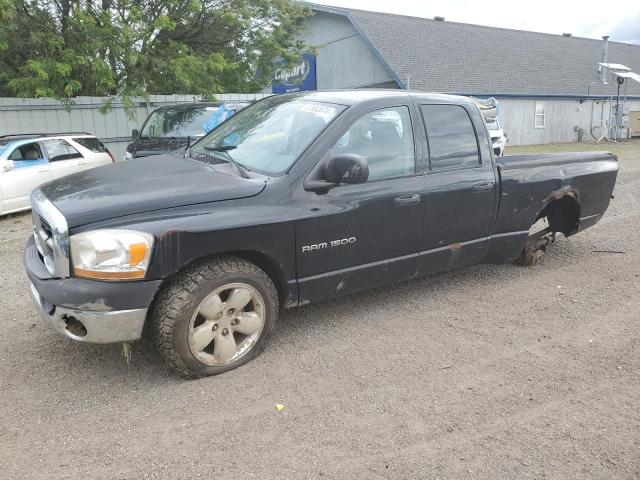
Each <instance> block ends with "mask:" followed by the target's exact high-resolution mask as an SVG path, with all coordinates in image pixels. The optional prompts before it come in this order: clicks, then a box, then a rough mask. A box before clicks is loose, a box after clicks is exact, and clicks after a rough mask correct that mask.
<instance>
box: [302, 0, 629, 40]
mask: <svg viewBox="0 0 640 480" xmlns="http://www.w3.org/2000/svg"><path fill="white" fill-rule="evenodd" d="M314 3H319V4H323V5H333V6H337V7H348V8H358V9H361V10H373V11H377V12H388V13H397V14H400V15H413V16H416V17H426V18H433V17H434V16H441V17H445V19H446V20H449V21H452V22H462V23H473V24H476V25H488V26H491V27H504V28H515V29H518V30H530V31H534V32H545V33H555V34H561V33H571V34H573V35H574V36H576V37H588V38H598V39H599V38H601V37H602V35H610V36H611V40H615V41H618V42H625V43H637V44H640V0H617V1H614V2H603V1H602V0H599V1H594V0H582V1H565V0H537V1H536V0H534V1H531V0H529V1H527V2H523V1H521V0H511V1H509V0H491V1H488V2H487V1H481V0H448V1H447V0H413V1H412V0H391V1H390V0H317V1H315V2H314ZM605 7H606V8H605Z"/></svg>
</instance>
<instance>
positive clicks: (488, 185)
mask: <svg viewBox="0 0 640 480" xmlns="http://www.w3.org/2000/svg"><path fill="white" fill-rule="evenodd" d="M494 185H495V183H493V182H482V183H476V184H475V185H474V186H473V187H471V190H473V191H474V192H486V191H487V190H491V189H492V188H493V186H494Z"/></svg>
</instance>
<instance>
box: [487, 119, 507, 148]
mask: <svg viewBox="0 0 640 480" xmlns="http://www.w3.org/2000/svg"><path fill="white" fill-rule="evenodd" d="M486 121H487V129H488V130H489V135H491V144H492V145H493V153H494V154H495V155H496V156H498V157H501V156H502V155H504V149H505V148H506V146H507V134H506V133H504V130H503V129H502V125H500V120H498V119H497V118H493V119H486Z"/></svg>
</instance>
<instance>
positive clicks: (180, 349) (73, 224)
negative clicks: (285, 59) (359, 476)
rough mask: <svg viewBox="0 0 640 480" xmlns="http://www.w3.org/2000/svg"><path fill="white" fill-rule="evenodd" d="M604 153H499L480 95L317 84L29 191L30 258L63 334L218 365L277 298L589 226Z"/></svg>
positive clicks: (497, 254)
mask: <svg viewBox="0 0 640 480" xmlns="http://www.w3.org/2000/svg"><path fill="white" fill-rule="evenodd" d="M617 171H618V163H617V159H616V157H615V156H614V155H611V154H609V153H588V154H585V153H567V154H550V155H514V156H506V157H500V158H499V159H497V158H496V157H494V153H493V150H492V147H491V140H490V135H489V133H488V131H487V128H486V125H485V122H484V120H483V117H482V114H481V112H480V111H479V110H478V107H477V106H476V105H475V104H474V102H473V101H472V100H470V99H467V98H464V97H457V96H446V95H432V94H424V93H417V92H407V91H399V90H395V91H374V90H359V91H335V92H307V93H298V94H288V95H281V96H273V97H270V98H267V99H264V100H261V101H259V102H256V103H255V104H254V105H252V106H250V107H248V108H246V109H245V110H242V111H241V112H239V113H238V114H237V115H235V116H233V117H231V118H230V119H229V120H227V121H226V122H224V123H222V124H221V125H220V126H218V127H217V128H216V129H215V130H213V131H212V132H211V133H209V134H208V135H207V136H205V137H204V138H202V139H201V140H199V141H198V142H197V143H195V144H193V145H192V146H191V147H190V148H189V149H188V150H187V151H186V152H185V153H184V154H179V155H178V154H176V155H160V156H154V157H148V158H146V159H145V158H142V159H139V160H138V161H136V162H125V163H118V164H115V165H109V166H105V167H100V168H95V169H92V170H88V171H84V172H81V173H77V174H74V175H71V176H68V177H65V178H63V179H60V180H56V181H53V182H50V183H48V184H45V185H43V186H41V187H40V188H38V189H36V190H34V191H33V192H32V195H31V201H32V204H33V224H34V235H33V238H31V239H30V240H29V242H28V244H27V247H26V251H25V257H24V263H25V268H26V270H27V273H28V276H29V279H30V281H31V293H32V296H33V299H34V301H35V304H36V305H37V307H38V309H40V310H41V312H42V313H43V315H44V317H45V318H46V319H47V321H48V322H49V324H50V325H51V326H52V327H53V328H54V329H55V330H57V331H58V332H60V333H62V334H63V335H65V336H67V337H69V338H71V339H74V340H78V341H84V342H94V343H115V342H132V341H135V340H138V339H139V338H140V337H141V335H142V332H143V326H145V325H146V327H147V329H148V331H149V334H151V335H153V337H154V338H155V342H156V343H157V346H158V348H159V349H160V351H161V352H162V354H163V355H164V357H165V358H166V361H167V363H168V365H169V366H170V367H172V368H173V369H174V370H176V371H177V372H178V373H179V374H181V375H183V376H186V377H196V376H203V375H211V374H217V373H221V372H225V371H227V370H230V369H233V368H235V367H237V366H239V365H242V364H243V363H245V362H247V361H248V360H250V359H251V358H253V357H255V356H256V355H257V354H258V352H259V351H260V350H261V348H262V347H263V345H264V343H265V340H266V339H267V336H268V334H269V332H270V331H271V330H272V328H273V325H274V322H275V321H276V319H277V316H278V311H279V308H280V307H285V308H286V307H292V306H296V305H303V304H307V303H310V302H318V301H320V300H324V299H328V298H331V297H334V296H336V295H342V294H348V293H353V292H357V291H359V290H362V289H367V288H371V287H377V286H381V285H386V284H389V283H392V282H398V281H401V280H406V279H410V278H414V277H418V276H423V275H428V274H431V273H435V272H441V271H446V270H450V269H454V268H461V267H464V266H467V265H471V264H473V263H477V262H518V263H521V264H525V265H532V264H536V263H538V262H540V260H541V259H542V257H543V255H544V253H545V251H546V249H547V248H548V247H549V245H550V244H551V242H552V241H553V240H554V238H555V236H556V234H562V235H564V236H570V235H573V234H575V233H577V232H579V231H580V230H584V229H585V228H587V227H589V226H591V225H593V224H595V223H596V222H597V221H598V220H599V219H600V218H601V217H602V215H603V214H604V212H605V210H606V209H607V207H608V205H609V201H610V198H611V196H612V191H613V188H614V185H615V181H616V176H617Z"/></svg>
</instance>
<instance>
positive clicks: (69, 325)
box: [30, 283, 147, 343]
mask: <svg viewBox="0 0 640 480" xmlns="http://www.w3.org/2000/svg"><path fill="white" fill-rule="evenodd" d="M30 291H31V299H32V300H33V303H34V305H35V306H36V308H37V309H38V310H39V311H40V313H41V314H42V317H43V318H44V319H45V320H46V321H47V323H48V324H49V326H50V327H51V328H53V329H54V330H55V331H56V332H58V333H60V334H62V335H64V336H66V337H69V338H71V339H72V340H77V341H78V342H87V343H118V342H132V341H135V340H139V339H140V337H141V336H142V328H143V327H144V321H145V319H146V318H147V309H146V308H136V309H133V310H114V311H107V312H100V311H91V310H78V309H74V308H66V307H58V306H55V305H51V304H48V303H47V302H46V301H45V300H43V298H42V297H41V296H40V293H39V292H38V290H36V287H35V286H34V285H33V283H32V284H31V285H30Z"/></svg>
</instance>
